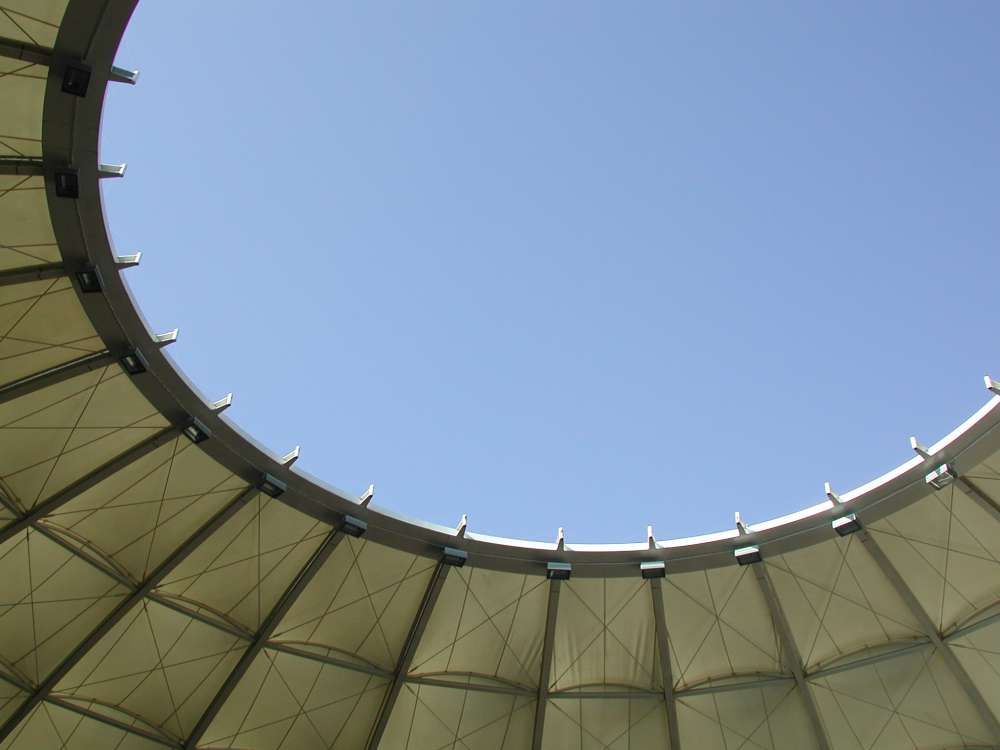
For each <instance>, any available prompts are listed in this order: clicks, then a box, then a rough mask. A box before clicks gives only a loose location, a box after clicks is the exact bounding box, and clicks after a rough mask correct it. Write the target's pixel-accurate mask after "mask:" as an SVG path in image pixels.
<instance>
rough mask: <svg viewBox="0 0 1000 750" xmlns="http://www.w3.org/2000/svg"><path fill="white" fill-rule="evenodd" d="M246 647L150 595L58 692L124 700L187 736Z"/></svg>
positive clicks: (152, 720) (175, 733)
mask: <svg viewBox="0 0 1000 750" xmlns="http://www.w3.org/2000/svg"><path fill="white" fill-rule="evenodd" d="M245 648H246V642H245V641H243V640H241V639H239V638H236V637H235V636H233V635H232V634H231V633H228V632H226V631H223V630H220V629H219V628H215V627H212V626H210V625H206V624H205V623H202V622H200V621H198V620H195V619H193V618H191V617H188V616H187V615H184V614H181V613H180V612H177V611H175V610H173V609H170V608H168V607H164V606H163V605H161V604H157V603H156V602H153V601H150V600H143V601H142V602H141V603H140V604H138V605H136V606H135V607H134V608H133V609H132V610H131V611H130V612H128V613H127V614H126V615H125V617H123V618H122V619H121V620H120V621H119V622H118V623H117V624H116V625H115V626H114V627H113V628H112V629H111V630H110V631H109V632H108V633H106V634H105V635H104V637H103V638H102V639H101V640H100V641H99V642H98V643H97V644H96V645H95V646H94V647H93V648H92V649H90V651H89V652H88V653H87V654H86V655H84V657H83V658H82V659H81V660H80V661H79V663H77V665H76V666H75V667H74V668H73V669H72V670H70V672H69V674H67V675H66V676H65V677H64V678H63V679H62V680H61V681H60V682H59V684H58V685H57V686H56V692H57V693H59V694H63V695H66V696H74V697H78V698H83V699H95V700H97V701H101V702H103V703H106V704H109V705H113V706H119V707H121V708H122V709H124V710H126V711H129V712H131V713H133V714H135V715H138V716H141V717H142V718H143V719H145V720H146V721H147V722H148V723H149V724H150V725H152V726H157V727H162V728H163V729H164V731H166V732H167V733H169V734H170V735H172V736H174V737H182V736H184V735H185V734H186V733H187V732H189V731H190V730H191V728H192V727H193V726H194V724H195V723H196V722H197V720H198V718H199V717H200V716H201V713H202V712H203V711H204V709H205V707H206V706H207V705H208V704H209V702H210V701H211V700H212V698H213V697H214V695H215V693H216V691H217V690H218V689H219V686H220V685H221V684H222V682H223V680H225V678H226V676H227V675H228V674H229V672H230V671H231V670H232V668H233V667H234V666H235V664H236V662H237V661H238V660H239V657H240V655H241V654H242V653H243V650H244V649H245ZM95 710H96V709H95Z"/></svg>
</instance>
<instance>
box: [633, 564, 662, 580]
mask: <svg viewBox="0 0 1000 750" xmlns="http://www.w3.org/2000/svg"><path fill="white" fill-rule="evenodd" d="M639 574H640V575H641V576H642V577H643V578H645V579H646V580H649V579H651V578H666V577H667V564H666V563H665V562H664V561H663V560H650V561H648V562H642V563H639Z"/></svg>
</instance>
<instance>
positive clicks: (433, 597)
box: [365, 561, 451, 750]
mask: <svg viewBox="0 0 1000 750" xmlns="http://www.w3.org/2000/svg"><path fill="white" fill-rule="evenodd" d="M449 570H451V566H450V565H446V564H445V563H444V561H438V564H437V565H436V566H435V568H434V572H433V573H431V580H430V581H429V582H428V583H427V589H426V590H425V591H424V598H423V599H422V600H421V601H420V607H419V608H418V609H417V614H416V617H414V618H413V624H412V625H410V632H409V633H407V635H406V641H405V642H404V643H403V649H402V651H400V654H399V661H398V662H397V663H396V670H395V672H393V676H392V682H391V683H390V685H389V689H388V690H387V691H386V694H385V698H384V699H383V700H382V705H381V706H380V707H379V710H378V716H377V717H376V719H375V724H374V726H373V727H372V731H371V734H370V735H369V736H368V744H367V745H366V746H365V747H366V748H367V750H376V748H378V746H379V743H380V742H382V735H384V734H385V728H386V726H388V724H389V717H390V716H391V715H392V708H393V706H395V705H396V699H397V698H398V697H399V691H400V690H402V689H403V683H404V682H405V681H406V675H407V673H408V672H409V671H410V665H411V664H412V663H413V656H414V654H416V652H417V645H418V644H419V643H420V638H421V637H422V636H423V634H424V630H425V629H426V628H427V623H428V622H429V621H430V619H431V612H432V611H433V610H434V605H435V604H436V603H437V600H438V596H440V595H441V589H442V588H443V587H444V582H445V579H446V578H447V577H448V571H449Z"/></svg>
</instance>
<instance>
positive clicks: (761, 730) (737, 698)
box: [677, 681, 819, 750]
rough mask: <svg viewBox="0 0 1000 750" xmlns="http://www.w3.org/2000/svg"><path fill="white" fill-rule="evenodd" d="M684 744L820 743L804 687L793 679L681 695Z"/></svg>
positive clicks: (710, 748) (802, 746)
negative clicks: (803, 694) (716, 691)
mask: <svg viewBox="0 0 1000 750" xmlns="http://www.w3.org/2000/svg"><path fill="white" fill-rule="evenodd" d="M677 722H678V726H679V729H680V736H681V744H682V745H683V746H685V747H697V748H699V749H701V748H704V749H705V750H715V749H716V748H717V749H718V750H726V749H727V748H734V747H745V748H761V749H762V750H807V749H809V748H818V747H819V745H818V743H817V740H816V733H815V731H814V729H813V727H812V724H811V723H810V721H809V717H808V714H807V713H806V710H805V707H804V705H803V701H802V695H801V693H800V692H799V689H798V687H797V686H796V684H795V683H794V682H792V681H788V682H783V683H779V684H763V685H761V686H760V687H759V688H747V689H742V690H732V691H728V692H719V693H715V694H703V695H690V696H678V698H677Z"/></svg>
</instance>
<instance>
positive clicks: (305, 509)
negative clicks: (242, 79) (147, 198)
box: [0, 0, 1000, 750]
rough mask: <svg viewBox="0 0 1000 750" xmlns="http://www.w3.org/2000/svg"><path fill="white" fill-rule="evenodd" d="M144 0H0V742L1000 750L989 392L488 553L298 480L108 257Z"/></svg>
mask: <svg viewBox="0 0 1000 750" xmlns="http://www.w3.org/2000/svg"><path fill="white" fill-rule="evenodd" d="M133 4H134V0H105V2H102V3H97V2H93V0H69V1H68V3H67V0H0V103H2V107H0V747H2V748H5V749H10V750H26V749H29V748H30V749H32V750H34V749H36V748H70V749H71V750H72V749H76V748H92V747H111V748H120V749H126V748H128V749H137V748H143V749H145V748H149V749H152V748H156V747H160V746H166V747H174V748H223V747H225V748H245V749H247V750H251V749H252V750H278V749H279V748H368V749H374V748H385V749H396V748H399V749H404V748H406V749H408V750H437V749H438V748H441V749H443V748H458V749H467V750H473V749H475V750H480V749H482V750H515V749H518V748H532V749H533V750H537V749H538V748H545V749H546V750H548V749H557V748H558V749H563V748H568V749H574V750H576V749H579V750H591V749H598V748H613V749H614V750H621V749H625V748H649V747H665V748H670V750H680V748H684V749H685V750H693V749H694V748H697V750H714V749H716V748H718V749H719V750H735V749H736V748H766V749H767V750H785V749H787V750H792V749H793V748H794V749H795V750H801V749H802V748H816V749H817V750H894V749H896V748H906V749H911V748H917V749H919V750H947V749H949V748H959V747H979V748H985V747H994V748H995V747H1000V723H998V717H1000V431H998V430H997V429H996V426H997V422H998V419H1000V407H998V404H1000V398H998V397H997V396H993V397H991V399H990V400H989V402H988V403H987V404H986V405H985V406H983V408H982V409H980V410H979V412H977V413H976V414H975V415H973V416H972V417H971V418H970V419H968V420H967V421H966V422H965V423H964V424H962V425H961V426H960V427H959V428H958V429H957V430H955V431H954V432H953V433H952V434H950V435H948V436H946V437H945V438H944V439H943V440H941V441H940V442H938V443H936V444H934V445H931V446H929V447H923V446H921V445H919V444H917V443H914V448H915V452H916V455H915V456H914V458H913V459H912V460H910V461H909V462H907V463H906V464H904V465H902V466H900V467H898V468H896V469H894V470H893V471H890V472H889V473H887V474H886V475H884V476H882V477H880V478H878V479H876V480H874V481H872V482H870V483H869V484H867V485H865V486H863V487H860V488H858V489H857V490H854V491H852V492H848V493H845V494H843V495H837V494H835V493H834V492H832V491H828V497H827V500H826V501H825V502H823V503H821V504H819V505H816V506H814V507H812V508H808V509H806V510H804V511H802V512H800V513H797V514H793V515H792V516H789V517H787V518H782V519H777V520H775V521H772V522H768V523H762V524H757V525H749V526H743V525H742V524H741V525H739V527H738V528H737V529H734V530H733V531H732V532H726V533H720V534H713V535H708V536H705V537H702V538H698V539H686V540H674V541H666V542H664V541H657V540H654V539H652V538H650V539H648V540H645V541H643V542H641V543H639V544H635V545H576V546H574V545H572V544H564V543H562V542H561V541H560V542H557V543H553V544H541V543H532V542H524V541H517V540H506V539H496V538H492V537H488V536H484V535H479V534H475V533H473V532H472V531H467V530H466V529H465V528H464V527H461V528H459V529H447V528H442V527H438V526H433V525H428V524H423V523H419V522H415V521H411V520H408V519H405V518H401V517H398V516H396V515H394V514H392V513H391V512H389V511H387V510H384V509H380V508H378V507H377V506H375V505H374V504H370V503H369V501H370V500H371V498H370V496H367V495H366V496H365V497H362V498H357V497H351V496H349V495H346V494H344V493H342V492H339V491H337V490H335V489H333V488H331V487H328V486H325V485H323V484H322V483H320V482H319V481H317V480H315V479H312V478H310V477H306V476H304V475H302V474H299V473H296V472H293V471H292V470H291V466H290V463H291V462H290V461H289V460H283V459H280V458H277V457H275V456H272V455H269V454H268V453H267V452H266V451H264V450H262V449H261V448H260V447H259V446H257V445H256V444H255V443H253V441H252V440H250V439H249V438H248V437H246V436H245V435H242V434H241V433H240V432H239V431H238V430H237V429H236V428H235V427H234V426H233V425H231V424H230V423H228V422H227V421H225V419H223V418H222V417H221V416H220V414H219V412H221V410H222V409H223V408H224V407H225V406H226V405H227V403H228V402H227V401H226V400H223V401H222V402H216V403H214V404H212V403H209V402H207V401H206V400H205V399H203V398H202V397H201V396H200V395H199V394H198V393H197V391H196V390H195V389H194V388H193V387H192V386H191V385H190V384H189V383H187V382H186V381H185V380H184V378H183V376H182V375H181V374H180V373H179V372H178V370H177V369H176V368H175V367H174V366H173V364H172V363H171V361H170V359H169V358H168V357H167V356H166V355H165V353H164V352H163V347H164V346H165V345H166V344H168V343H170V341H171V340H173V336H172V335H170V334H167V335H159V336H156V335H152V334H151V333H150V331H149V330H148V328H147V327H146V325H145V323H144V322H143V320H142V318H141V316H140V314H139V312H138V310H137V307H136V305H135V304H134V303H133V301H132V299H131V297H130V295H129V292H128V289H127V287H126V286H125V283H124V281H123V279H122V276H121V270H122V269H123V268H124V267H126V266H128V265H133V264H134V262H135V261H136V259H135V258H130V257H126V258H121V257H117V256H115V255H114V253H113V251H112V248H111V245H110V241H109V237H108V232H107V229H106V227H105V223H104V214H103V210H102V207H101V196H100V188H99V181H100V179H102V178H106V177H115V176H120V174H121V171H122V170H121V169H119V168H116V167H113V166H107V165H100V164H99V163H98V159H97V146H98V132H99V126H100V117H101V108H102V102H103V97H104V92H105V89H106V86H107V85H108V83H109V82H123V83H129V82H134V80H135V77H134V75H133V74H131V73H129V72H128V71H124V70H119V69H117V68H114V67H113V66H112V60H113V57H114V53H115V50H116V48H117V45H118V42H119V39H120V38H121V35H122V33H123V32H124V29H125V26H126V24H127V22H128V18H129V15H130V13H131V10H132V7H133ZM988 384H990V383H988ZM996 387H997V389H998V390H1000V386H996ZM943 465H944V466H946V468H940V467H942V466H943ZM935 472H936V473H935Z"/></svg>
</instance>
